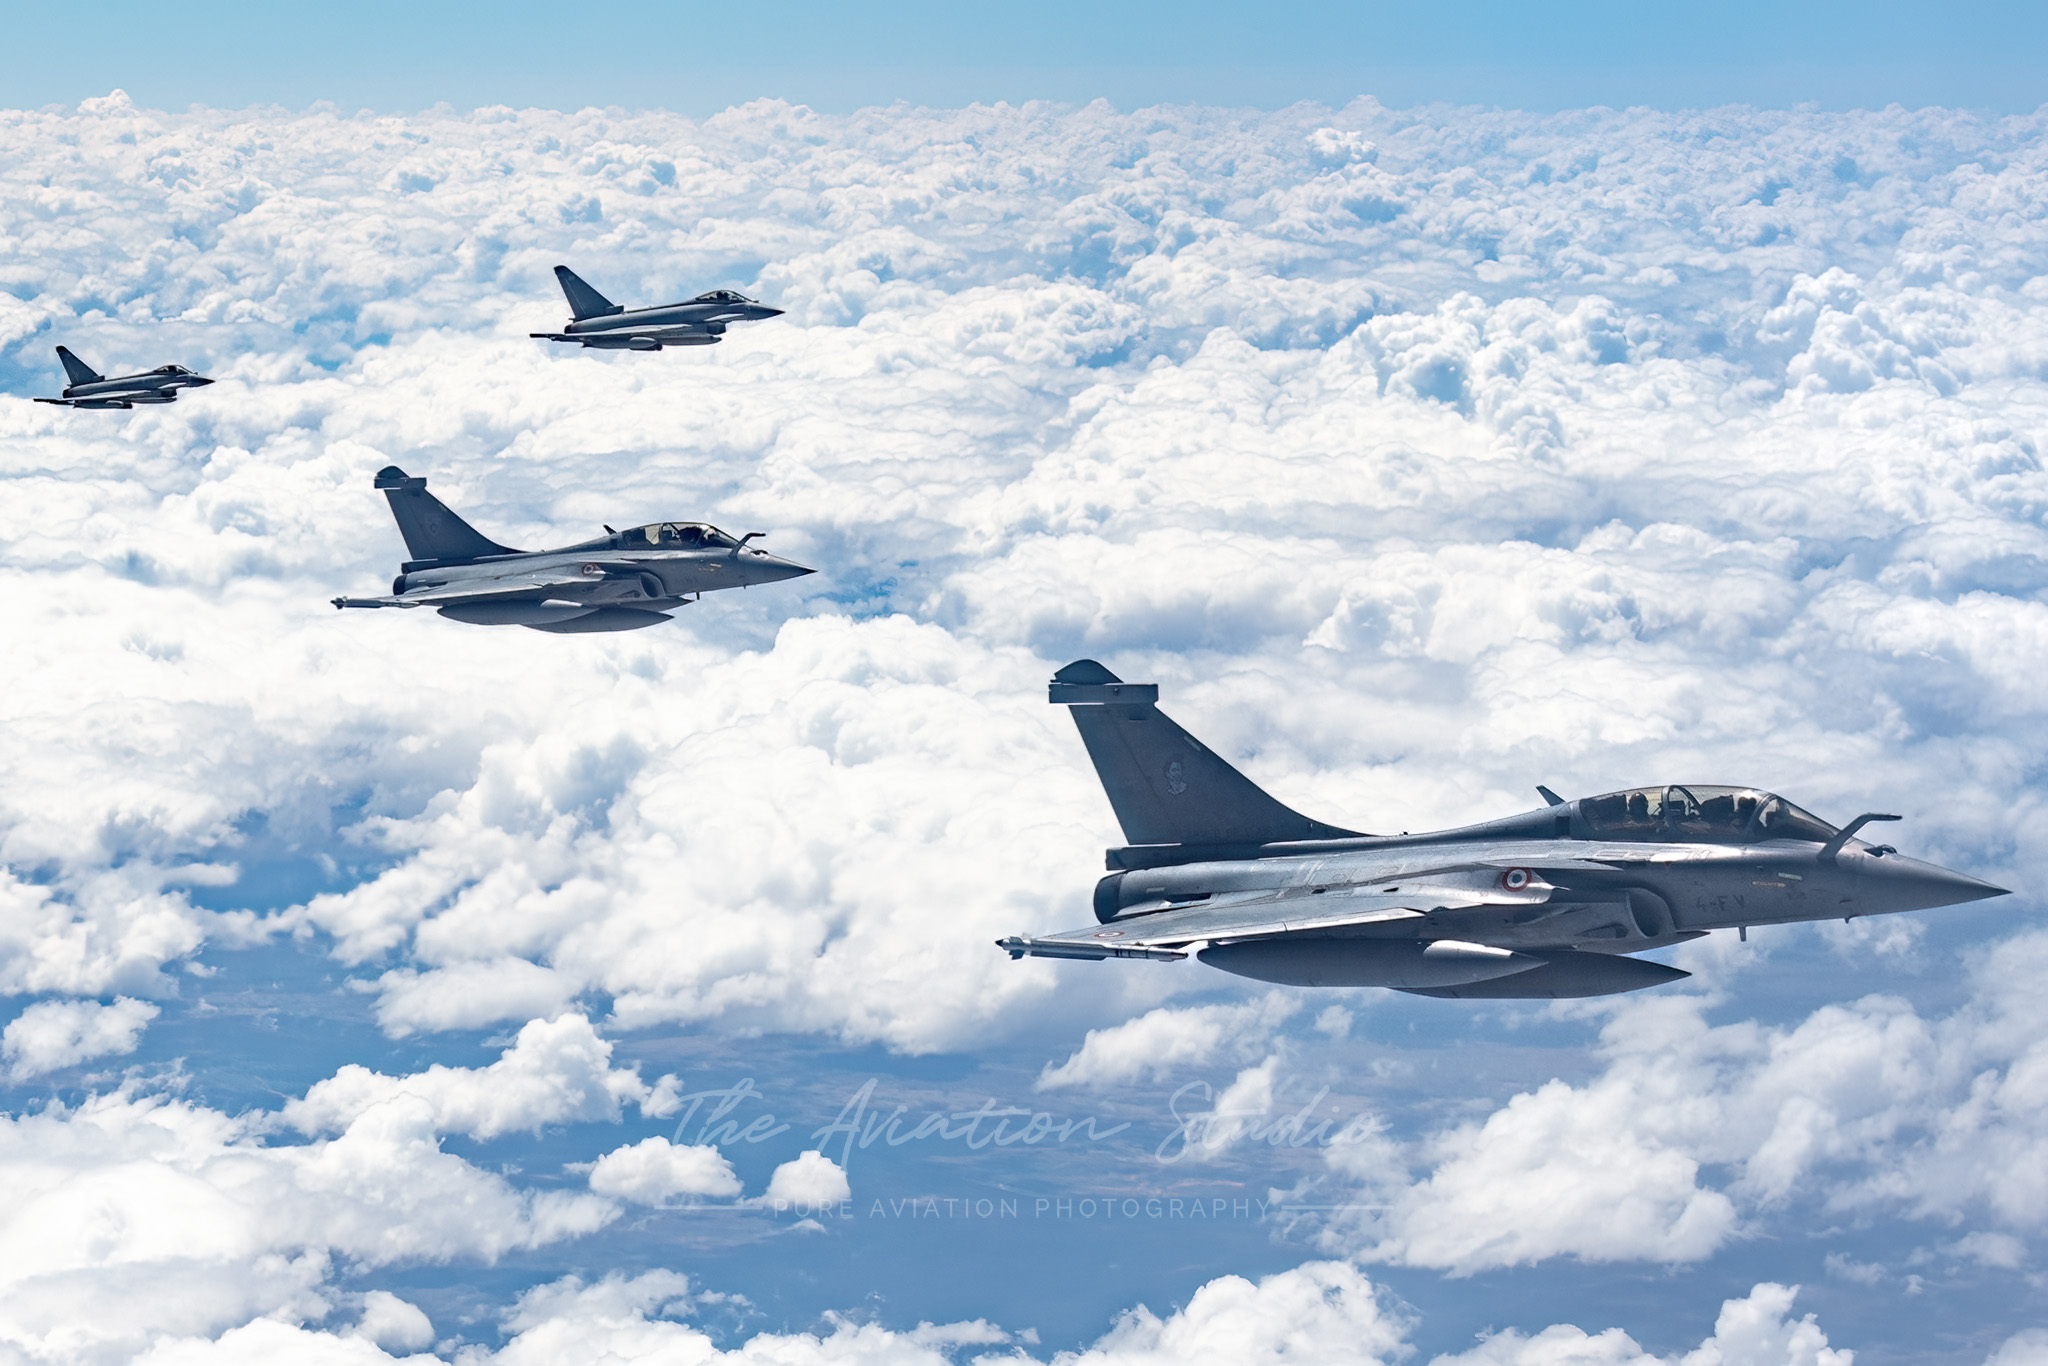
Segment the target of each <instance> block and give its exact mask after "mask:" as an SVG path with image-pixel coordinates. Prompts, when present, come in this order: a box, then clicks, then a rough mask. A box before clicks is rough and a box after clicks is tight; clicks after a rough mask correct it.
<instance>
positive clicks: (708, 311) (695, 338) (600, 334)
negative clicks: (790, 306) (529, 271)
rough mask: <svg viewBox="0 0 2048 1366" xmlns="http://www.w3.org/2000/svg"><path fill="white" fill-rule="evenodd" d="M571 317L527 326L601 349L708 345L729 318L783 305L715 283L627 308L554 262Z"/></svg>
mask: <svg viewBox="0 0 2048 1366" xmlns="http://www.w3.org/2000/svg"><path fill="white" fill-rule="evenodd" d="M555 279H556V280H558V281H559V282H560V283H561V286H562V297H563V298H565V299H567V300H568V301H569V313H570V315H571V316H570V318H569V321H568V323H567V324H566V325H565V326H564V327H563V328H562V330H561V331H560V332H532V333H529V334H528V335H529V336H533V337H538V338H540V339H542V340H544V341H558V342H580V343H581V344H583V345H584V346H589V347H595V348H597V349H598V350H601V351H659V350H661V348H662V347H664V346H710V345H712V344H713V343H715V342H719V341H722V340H724V338H725V329H726V326H727V325H728V324H730V323H745V322H758V321H760V320H761V319H763V318H779V317H781V316H782V310H781V309H779V308H770V307H768V305H766V304H757V303H755V302H754V301H753V300H752V299H749V298H748V297H747V296H746V295H744V294H741V293H740V292H739V291H738V290H732V289H714V290H712V291H711V292H710V293H708V294H699V295H698V296H697V297H696V298H694V299H685V300H683V302H681V303H679V304H659V305H656V306H655V307H653V308H626V307H624V306H623V305H620V304H615V303H613V302H612V301H611V300H610V299H607V298H605V297H604V295H602V294H600V293H598V292H597V291H596V290H594V289H592V288H591V287H590V285H589V284H588V283H587V282H585V280H584V279H583V277H582V276H580V275H578V274H577V273H576V272H575V271H573V270H571V269H569V268H568V267H567V266H556V267H555Z"/></svg>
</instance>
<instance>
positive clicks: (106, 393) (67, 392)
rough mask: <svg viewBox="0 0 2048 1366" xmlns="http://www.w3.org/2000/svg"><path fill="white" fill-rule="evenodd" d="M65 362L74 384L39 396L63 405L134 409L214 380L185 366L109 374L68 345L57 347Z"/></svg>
mask: <svg viewBox="0 0 2048 1366" xmlns="http://www.w3.org/2000/svg"><path fill="white" fill-rule="evenodd" d="M57 359H58V360H60V361H62V362H64V374H65V377H66V378H68V379H69V380H70V381H71V383H69V384H67V385H65V386H64V396H63V397H62V398H39V399H37V400H36V402H38V403H54V404H57V405H58V406H59V407H63V408H133V407H134V406H135V405H136V404H138V403H172V402H175V401H176V400H177V397H178V392H179V391H180V390H182V389H203V388H205V387H206V386H207V385H209V384H211V383H213V381H212V380H210V379H208V378H207V377H206V376H204V375H202V374H198V373H197V372H195V371H192V370H187V369H186V368H185V367H184V366H182V365H159V366H158V367H157V368H156V369H154V370H144V371H143V372H142V373H141V374H138V375H113V376H111V377H110V376H107V375H103V374H101V373H100V372H99V371H97V370H95V369H93V368H92V367H91V366H90V365H87V364H86V363H85V362H84V361H82V360H80V359H79V358H78V357H77V356H74V355H72V354H71V352H70V350H69V349H68V348H66V347H62V346H60V347H58V348H57Z"/></svg>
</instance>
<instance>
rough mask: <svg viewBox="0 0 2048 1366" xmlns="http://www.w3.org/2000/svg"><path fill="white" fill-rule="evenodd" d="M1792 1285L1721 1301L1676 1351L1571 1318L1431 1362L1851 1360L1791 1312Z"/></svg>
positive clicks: (1605, 1365) (1735, 1365) (1715, 1365)
mask: <svg viewBox="0 0 2048 1366" xmlns="http://www.w3.org/2000/svg"><path fill="white" fill-rule="evenodd" d="M1798 1293H1799V1287H1797V1286H1789V1287H1788V1286H1782V1285H1774V1284H1771V1283H1769V1282H1766V1283H1764V1284H1762V1285H1759V1286H1757V1287H1756V1288H1755V1289H1754V1290H1752V1291H1750V1292H1749V1294H1748V1295H1746V1296H1744V1297H1743V1298H1742V1299H1739V1300H1729V1301H1727V1302H1726V1303H1724V1304H1723V1305H1722V1306H1721V1314H1720V1317H1719V1318H1717V1319H1716V1320H1715V1321H1714V1334H1713V1336H1712V1337H1710V1338H1708V1339H1707V1340H1706V1341H1705V1342H1702V1343H1701V1344H1700V1345H1699V1346H1698V1347H1696V1348H1694V1349H1693V1350H1692V1351H1690V1352H1687V1353H1685V1354H1684V1355H1683V1356H1681V1357H1662V1356H1654V1355H1652V1354H1651V1353H1648V1352H1645V1351H1644V1350H1643V1349H1642V1348H1641V1347H1639V1346H1637V1345H1636V1343H1635V1340H1634V1339H1633V1338H1631V1337H1629V1335H1628V1334H1627V1333H1624V1332H1622V1331H1621V1330H1620V1329H1619V1328H1609V1329H1608V1330H1606V1331H1605V1332H1603V1333H1597V1334H1589V1333H1586V1332H1585V1331H1583V1330H1581V1329H1579V1328H1576V1327H1573V1326H1571V1325H1569V1324H1558V1325H1555V1326H1553V1327H1550V1328H1546V1329H1544V1330H1543V1331H1542V1332H1540V1333H1538V1334H1536V1335H1535V1336H1534V1337H1527V1336H1524V1335H1523V1334H1521V1333H1517V1332H1514V1331H1512V1330H1510V1331H1508V1332H1504V1333H1498V1334H1495V1335H1493V1336H1491V1337H1489V1338H1488V1339H1487V1340H1486V1341H1485V1342H1484V1343H1483V1344H1481V1345H1480V1346H1478V1347H1475V1348H1473V1349H1472V1350H1471V1351H1469V1352H1460V1353H1458V1354H1457V1355H1455V1356H1439V1357H1435V1358H1433V1359H1432V1360H1431V1363H1430V1366H1567V1364H1568V1363H1569V1366H1656V1363H1671V1364H1673V1366H1850V1363H1851V1362H1852V1361H1853V1359H1854V1356H1855V1354H1854V1353H1853V1352H1849V1351H1846V1350H1842V1349H1840V1348H1834V1347H1830V1346H1828V1338H1827V1334H1826V1333H1824V1332H1822V1331H1821V1330H1820V1327H1819V1326H1818V1325H1817V1324H1815V1322H1814V1319H1813V1315H1811V1314H1807V1315H1805V1316H1803V1317H1801V1318H1798V1319H1793V1318H1790V1317H1789V1315H1790V1313H1791V1310H1792V1300H1793V1297H1794V1296H1795V1295H1797V1294H1798Z"/></svg>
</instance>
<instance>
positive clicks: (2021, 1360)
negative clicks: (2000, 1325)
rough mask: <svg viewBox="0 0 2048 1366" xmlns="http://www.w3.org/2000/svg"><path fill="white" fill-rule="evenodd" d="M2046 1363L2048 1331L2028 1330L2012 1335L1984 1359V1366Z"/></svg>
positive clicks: (2037, 1365)
mask: <svg viewBox="0 0 2048 1366" xmlns="http://www.w3.org/2000/svg"><path fill="white" fill-rule="evenodd" d="M2042 1362H2048V1329H2043V1328H2029V1329H2026V1330H2025V1331H2024V1332H2019V1333H2015V1334H2013V1335H2012V1336H2011V1337H2009V1338H2007V1339H2006V1340H2005V1341H2004V1342H2002V1343H2000V1344H1999V1345H1998V1350H1997V1351H1995V1352H1993V1353H1992V1354H1991V1355H1990V1356H1988V1357H1986V1358H1985V1359H1984V1366H2040V1364H2041V1363H2042Z"/></svg>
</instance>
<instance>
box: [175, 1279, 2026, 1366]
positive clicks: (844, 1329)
mask: <svg viewBox="0 0 2048 1366" xmlns="http://www.w3.org/2000/svg"><path fill="white" fill-rule="evenodd" d="M1796 1293H1797V1289H1796V1287H1793V1288H1788V1287H1785V1286H1782V1285H1775V1284H1770V1283H1765V1284H1761V1285H1758V1286H1757V1287H1756V1288H1755V1289H1754V1290H1752V1291H1751V1292H1750V1293H1749V1294H1748V1295H1747V1296H1744V1297H1743V1298H1741V1299H1733V1300H1729V1301H1727V1302H1725V1303H1724V1304H1723V1305H1722V1306H1721V1311H1720V1314H1719V1316H1718V1318H1717V1319H1716V1321H1715V1324H1714V1330H1713V1332H1712V1334H1711V1335H1710V1336H1708V1337H1707V1338H1706V1339H1705V1340H1704V1341H1703V1342H1701V1343H1700V1345H1699V1346H1698V1347H1696V1348H1694V1349H1693V1350H1692V1351H1690V1352H1687V1353H1684V1354H1683V1355H1682V1356H1670V1357H1666V1356H1656V1355H1653V1354H1651V1353H1648V1352H1645V1351H1644V1350H1643V1349H1642V1348H1641V1347H1639V1346H1638V1345H1637V1344H1636V1343H1635V1341H1634V1340H1633V1339H1632V1338H1630V1337H1629V1336H1628V1334H1626V1333H1624V1332H1623V1331H1622V1330H1620V1329H1618V1328H1610V1329H1606V1330H1604V1331H1601V1332H1598V1333H1591V1334H1589V1333H1587V1332H1585V1331H1584V1330H1583V1329H1580V1328H1578V1327H1576V1326H1573V1325H1570V1324H1559V1325H1555V1326H1552V1327H1549V1328H1546V1329H1543V1330H1542V1331H1540V1332H1538V1333H1536V1334H1534V1335H1533V1336H1532V1335H1525V1334H1522V1333H1520V1332H1516V1331H1514V1330H1508V1331H1506V1332H1501V1333H1496V1334H1493V1335H1491V1336H1489V1337H1488V1338H1487V1340H1486V1341H1485V1342H1483V1343H1482V1344H1481V1345H1480V1346H1478V1347H1476V1348H1474V1349H1472V1350H1471V1351H1469V1352H1464V1353H1460V1354H1457V1355H1454V1356H1450V1355H1447V1356H1438V1357H1435V1358H1433V1359H1432V1360H1433V1363H1441V1366H1553V1364H1554V1363H1565V1362H1572V1363H1581V1362H1584V1363H1602V1364H1603V1366H1607V1364H1610V1363H1611V1366H1659V1364H1660V1363H1662V1364H1665V1366H1849V1363H1850V1360H1851V1357H1852V1354H1851V1353H1850V1352H1847V1351H1843V1350H1839V1349H1836V1348H1832V1347H1830V1346H1829V1345H1828V1339H1827V1335H1826V1334H1825V1333H1824V1332H1823V1331H1822V1330H1821V1329H1820V1328H1819V1326H1818V1325H1817V1324H1816V1323H1815V1321H1814V1317H1813V1315H1811V1314H1808V1315H1805V1316H1803V1317H1800V1318H1796V1319H1795V1318H1792V1317H1791V1316H1790V1315H1791V1310H1792V1304H1793V1299H1794V1296H1795V1295H1796ZM705 1298H707V1297H703V1296H700V1295H698V1294H697V1293H694V1292H693V1290H692V1288H691V1285H690V1281H689V1279H688V1278H687V1277H685V1276H683V1275H680V1274H678V1273H676V1272H673V1271H649V1272H644V1273H641V1274H639V1275H632V1276H629V1275H625V1274H623V1273H618V1272H614V1273H611V1274H609V1275H607V1276H605V1277H603V1278H602V1279H600V1280H597V1281H594V1282H586V1281H584V1280H582V1279H580V1278H578V1277H574V1276H570V1277H565V1278H564V1279H562V1280H560V1281H554V1282H550V1283H548V1284H546V1285H540V1286H536V1287H534V1288H533V1289H532V1290H529V1291H528V1292H526V1293H525V1294H524V1295H522V1296H521V1297H520V1299H519V1301H518V1303H517V1304H516V1305H514V1306H513V1308H512V1309H511V1311H510V1312H509V1313H507V1314H506V1316H505V1319H504V1327H505V1329H506V1330H507V1332H508V1333H509V1335H510V1336H509V1339H508V1341H507V1342H506V1343H505V1345H504V1346H503V1347H501V1348H499V1349H498V1350H497V1351H495V1352H493V1351H490V1350H488V1349H485V1348H481V1347H466V1348H463V1349H462V1350H461V1351H460V1352H459V1353H458V1355H457V1357H456V1360H457V1361H458V1362H460V1363H462V1364H463V1366H538V1363H543V1362H556V1361H561V1360H564V1359H567V1358H570V1357H577V1358H598V1359H602V1360H605V1361H617V1362H640V1361H645V1362H650V1363H652V1362H656V1361H676V1360H689V1361H701V1362H705V1363H731V1366H740V1363H745V1362H760V1361H797V1360H800V1361H805V1362H818V1363H837V1362H846V1363H853V1362H875V1361H888V1362H891V1363H909V1366H951V1364H952V1363H955V1362H959V1361H962V1360H972V1361H974V1362H977V1363H988V1364H990V1366H992V1364H993V1363H995V1362H999V1361H1025V1362H1038V1361H1042V1360H1044V1358H1042V1357H1039V1356H1038V1355H1036V1354H1035V1353H1032V1352H1030V1351H1029V1350H1027V1346H1026V1344H1027V1343H1028V1342H1029V1340H1030V1339H1029V1338H1027V1337H1024V1336H1023V1335H1013V1334H1011V1333H1008V1332H1005V1331H1004V1330H1003V1329H1001V1328H999V1327H997V1326H995V1325H993V1324H991V1323H989V1322H987V1321H985V1320H970V1321H966V1322H958V1323H943V1324H933V1323H924V1324H920V1325H918V1326H917V1327H916V1328H913V1329H907V1330H891V1329H888V1328H885V1327H883V1326H882V1325H880V1324H875V1323H865V1322H857V1321H854V1320H852V1319H850V1318H846V1317H842V1316H840V1315H836V1314H828V1315H827V1316H826V1322H827V1324H828V1325H829V1331H824V1332H818V1333H760V1334H756V1335H755V1336H753V1337H751V1338H749V1339H747V1340H746V1341H744V1342H743V1343H741V1344H739V1345H738V1346H736V1347H734V1348H731V1349H729V1350H721V1349H719V1348H718V1347H717V1346H716V1345H715V1344H714V1342H713V1341H712V1339H711V1337H710V1335H709V1334H707V1333H705V1332H704V1331H703V1330H702V1329H700V1328H698V1327H696V1326H695V1325H694V1324H691V1323H689V1322H687V1319H688V1318H689V1316H690V1315H691V1314H692V1313H693V1312H694V1311H696V1310H697V1309H698V1307H699V1304H700V1301H702V1300H703V1299H705ZM708 1298H709V1299H710V1300H711V1301H714V1302H715V1301H716V1299H717V1298H718V1297H717V1296H715V1295H714V1296H710V1297H708ZM1414 1326H1415V1323H1414V1320H1413V1318H1412V1316H1410V1315H1409V1314H1407V1313H1405V1312H1403V1311H1402V1310H1400V1309H1398V1308H1396V1307H1394V1305H1393V1304H1392V1302H1391V1301H1390V1299H1389V1297H1386V1296H1385V1295H1383V1293H1382V1292H1381V1291H1380V1290H1379V1289H1378V1288H1377V1287H1376V1286H1374V1285H1373V1284H1372V1282H1371V1281H1369V1280H1368V1279H1366V1277H1365V1276H1364V1275H1363V1274H1362V1273H1360V1272H1359V1271H1358V1270H1357V1268H1355V1267H1353V1266H1350V1265H1348V1264H1346V1263H1343V1262H1309V1263H1306V1264H1304V1265H1302V1266H1299V1267H1295V1268H1293V1269H1291V1270H1287V1271H1281V1272H1276V1273H1274V1274H1272V1275H1268V1276H1264V1277H1261V1278H1259V1279H1258V1280H1256V1281H1253V1280H1249V1279H1246V1278H1244V1277H1241V1276H1220V1277H1218V1278H1216V1279H1214V1280H1212V1281H1209V1282H1207V1283H1206V1284H1204V1285H1202V1286H1200V1287H1199V1288H1197V1289H1196V1291H1195V1292H1194V1294H1193V1295H1192V1296H1190V1297H1189V1299H1188V1302H1187V1304H1186V1306H1185V1307H1183V1308H1179V1309H1176V1310H1174V1311H1173V1312H1172V1313H1170V1314H1167V1315H1164V1316H1161V1315H1159V1314H1156V1313H1154V1312H1152V1311H1151V1310H1150V1309H1148V1308H1146V1307H1144V1306H1143V1305H1139V1306H1136V1307H1134V1308H1132V1309H1129V1310H1127V1311H1125V1312H1124V1313H1123V1314H1121V1315H1119V1316H1118V1318H1117V1321H1116V1324H1115V1326H1114V1327H1112V1328H1111V1329H1110V1330H1109V1331H1108V1332H1107V1333H1105V1334H1104V1335H1103V1336H1102V1337H1101V1338H1099V1339H1097V1340H1096V1341H1095V1342H1094V1343H1092V1344H1090V1345H1089V1346H1087V1347H1085V1348H1082V1349H1081V1350H1079V1351H1073V1352H1060V1353H1056V1354H1055V1355H1054V1356H1053V1357H1052V1358H1051V1363H1052V1366H1169V1363H1170V1364H1171V1366H1210V1364H1211V1363H1214V1364H1215V1366H1282V1363H1291V1362H1301V1361H1316V1362H1330V1363H1335V1364H1336V1366H1386V1364H1387V1363H1393V1362H1400V1361H1405V1360H1409V1359H1411V1358H1412V1357H1413V1354H1414V1348H1413V1347H1412V1346H1411V1345H1410V1344H1409V1342H1408V1340H1407V1339H1408V1335H1409V1333H1410V1331H1411V1330H1412V1329H1413V1328H1414ZM2024 1337H2025V1335H2022V1338H2016V1339H2014V1340H2013V1341H2012V1342H2010V1343H2008V1344H2006V1346H2005V1347H2004V1348H2002V1349H2001V1351H2003V1352H2006V1353H2008V1354H2010V1353H2013V1352H2015V1351H2024V1350H2026V1348H2025V1343H2024V1341H2023V1338H2024ZM360 1345H361V1344H360V1342H359V1340H352V1339H347V1338H335V1337H332V1336H329V1335H327V1334H324V1333H317V1332H308V1331H306V1330H303V1329H298V1328H293V1327H289V1326H287V1325H284V1324H280V1323H272V1322H267V1321H259V1322H257V1323H252V1324H249V1325H247V1326H246V1327H242V1328H237V1329H234V1330H232V1331H230V1332H228V1333H226V1334H223V1335H222V1336H221V1337H220V1338H219V1340H218V1341H217V1342H211V1343H209V1342H200V1341H192V1340H186V1341H182V1342H175V1343H168V1344H164V1345H162V1346H159V1347H158V1348H157V1349H155V1351H154V1352H153V1353H152V1354H151V1355H149V1356H147V1357H145V1358H143V1359H144V1360H145V1361H148V1362H151V1363H158V1362H168V1363H180V1364H183V1363H191V1364H192V1366H215V1364H216V1363H221V1364H223V1366H225V1364H226V1363H236V1362H243V1361H255V1360H259V1359H261V1358H260V1357H258V1356H257V1355H256V1351H257V1350H258V1349H259V1346H260V1347H261V1348H262V1349H267V1350H270V1351H272V1352H273V1353H279V1354H282V1355H289V1356H291V1358H292V1359H294V1360H309V1361H316V1362H325V1361H333V1362H336V1363H350V1364H351V1366H353V1363H357V1362H366V1361H384V1360H389V1359H390V1358H388V1357H386V1356H384V1355H383V1354H382V1353H378V1354H377V1355H375V1356H366V1355H363V1354H361V1352H360V1350H359V1347H360ZM977 1349H994V1350H977ZM969 1353H972V1354H973V1355H972V1356H971V1357H969V1356H968V1355H967V1354H969ZM272 1359H277V1357H275V1356H273V1358H272ZM2030 1360H2032V1358H2031V1357H2026V1356H2020V1355H2007V1356H1999V1357H1994V1358H1993V1362H1994V1363H1995V1364H1996V1366H2004V1364H2005V1363H2006V1362H2007V1361H2010V1362H2014V1363H2017V1362H2021V1361H2030Z"/></svg>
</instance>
